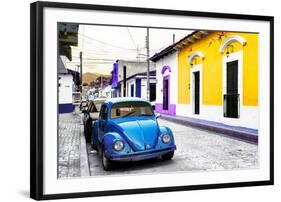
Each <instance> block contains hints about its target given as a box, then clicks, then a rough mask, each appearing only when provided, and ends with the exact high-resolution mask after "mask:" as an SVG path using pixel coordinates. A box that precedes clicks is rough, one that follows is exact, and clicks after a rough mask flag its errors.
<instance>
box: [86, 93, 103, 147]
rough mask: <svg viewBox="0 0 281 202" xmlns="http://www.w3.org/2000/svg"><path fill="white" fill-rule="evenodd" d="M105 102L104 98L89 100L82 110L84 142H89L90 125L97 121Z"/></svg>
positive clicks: (90, 134)
mask: <svg viewBox="0 0 281 202" xmlns="http://www.w3.org/2000/svg"><path fill="white" fill-rule="evenodd" d="M105 100H106V98H97V99H94V100H89V101H88V103H87V108H86V109H84V110H82V112H83V114H84V116H83V125H84V134H85V138H86V142H91V138H92V123H93V121H95V120H97V119H98V117H99V112H100V108H101V105H102V103H103V102H104V101H105Z"/></svg>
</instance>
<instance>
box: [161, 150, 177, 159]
mask: <svg viewBox="0 0 281 202" xmlns="http://www.w3.org/2000/svg"><path fill="white" fill-rule="evenodd" d="M174 153H175V152H174V151H171V152H169V153H167V154H164V155H162V160H164V161H166V160H171V159H172V158H173V156H174Z"/></svg>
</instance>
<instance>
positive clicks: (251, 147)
mask: <svg viewBox="0 0 281 202" xmlns="http://www.w3.org/2000/svg"><path fill="white" fill-rule="evenodd" d="M158 122H159V125H161V126H168V127H170V128H171V130H172V131H173V133H174V136H175V141H176V145H177V150H176V152H175V155H174V158H173V159H172V160H171V161H161V160H146V161H139V162H129V163H120V164H118V165H117V169H115V170H113V171H109V172H106V171H104V170H103V168H102V164H101V160H100V157H99V156H98V155H97V153H96V152H95V151H93V150H91V147H90V146H89V145H88V147H87V148H88V156H89V166H90V175H91V176H98V175H121V174H139V173H141V174H145V173H165V172H195V171H214V170H233V169H256V168H258V166H259V161H258V159H259V153H258V145H257V144H253V143H249V142H246V141H241V140H239V139H235V138H231V137H229V136H225V135H223V134H219V133H214V132H210V131H206V130H200V129H198V128H193V127H190V126H184V125H181V124H177V123H174V122H170V121H167V120H164V119H161V118H160V119H158Z"/></svg>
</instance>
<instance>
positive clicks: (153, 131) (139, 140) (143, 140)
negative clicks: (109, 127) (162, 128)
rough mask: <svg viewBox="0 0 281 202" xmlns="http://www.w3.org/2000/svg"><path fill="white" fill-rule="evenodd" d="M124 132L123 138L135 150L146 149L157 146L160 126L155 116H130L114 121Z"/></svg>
mask: <svg viewBox="0 0 281 202" xmlns="http://www.w3.org/2000/svg"><path fill="white" fill-rule="evenodd" d="M113 123H114V125H115V126H116V127H117V128H118V129H119V131H121V132H122V136H123V138H124V139H125V140H126V141H127V143H128V144H129V145H130V146H131V147H132V149H133V150H135V151H144V150H148V149H152V148H154V147H155V145H156V143H157V139H158V134H159V127H158V124H157V121H156V120H155V118H151V117H135V118H133V117H129V118H124V119H122V118H120V119H116V120H114V121H113Z"/></svg>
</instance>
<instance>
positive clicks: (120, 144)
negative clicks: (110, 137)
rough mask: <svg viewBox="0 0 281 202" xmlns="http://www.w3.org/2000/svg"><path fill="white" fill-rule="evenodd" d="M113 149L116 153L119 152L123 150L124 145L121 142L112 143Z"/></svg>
mask: <svg viewBox="0 0 281 202" xmlns="http://www.w3.org/2000/svg"><path fill="white" fill-rule="evenodd" d="M113 148H114V149H115V150H116V151H121V150H122V149H123V148H124V143H123V142H122V141H121V140H117V141H116V142H114V144H113Z"/></svg>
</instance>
